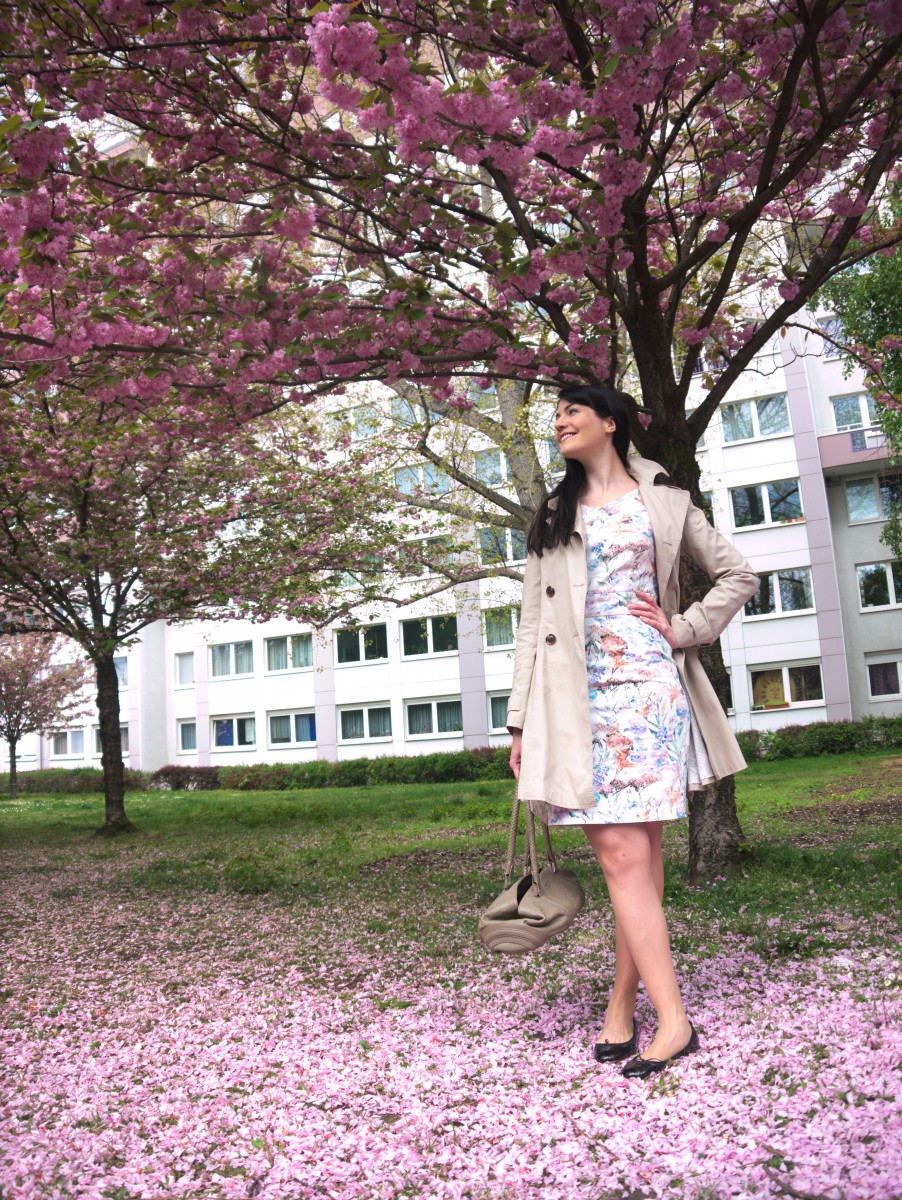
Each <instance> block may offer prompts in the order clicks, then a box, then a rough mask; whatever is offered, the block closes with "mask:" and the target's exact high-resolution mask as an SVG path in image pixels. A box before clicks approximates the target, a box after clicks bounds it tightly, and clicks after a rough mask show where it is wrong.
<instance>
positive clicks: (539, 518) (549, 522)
mask: <svg viewBox="0 0 902 1200" xmlns="http://www.w3.org/2000/svg"><path fill="white" fill-rule="evenodd" d="M558 400H565V401H566V402H567V403H568V404H582V405H584V406H585V407H586V408H591V409H592V410H593V411H594V412H596V413H597V414H598V415H599V416H600V417H610V418H611V420H613V422H614V425H615V429H614V449H615V450H616V451H617V457H618V458H619V459H620V461H621V462H622V463H623V466H624V468H625V469H626V472H627V474H628V475H629V477H630V478H631V479H632V478H633V473H632V471H630V469H629V460H628V458H627V452H628V451H629V445H630V423H629V408H630V405H634V401H633V398H632V397H631V396H628V395H627V394H626V392H618V391H615V390H614V388H609V387H605V386H604V385H602V384H577V385H574V386H572V387H565V388H561V391H560V393H559V394H558ZM565 461H566V464H567V465H566V469H565V471H564V478H563V479H562V480H561V481H560V483H558V484H557V485H556V486H555V487H553V488H552V489H551V491H550V492H549V493H548V495H547V496H546V497H545V499H544V500H543V501H542V503H541V504H540V505H539V507H538V509H537V510H536V515H535V516H534V517H533V519H532V524H531V525H530V527H529V533H528V534H527V535H526V547H527V549H528V550H530V551H531V552H532V553H533V554H538V555H539V557H541V555H542V551H543V550H553V549H554V548H555V546H566V545H567V544H568V543H569V541H570V535H571V533H572V532H573V525H574V522H575V521H576V507H577V505H578V504H579V498H580V496H581V495H582V493H583V492H584V491H585V488H586V469H585V467H584V466H583V464H582V463H581V462H577V461H576V460H575V459H573V458H568V459H566V460H565Z"/></svg>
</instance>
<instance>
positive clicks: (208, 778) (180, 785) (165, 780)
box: [148, 763, 220, 792]
mask: <svg viewBox="0 0 902 1200" xmlns="http://www.w3.org/2000/svg"><path fill="white" fill-rule="evenodd" d="M219 786H220V784H219V767H188V766H176V765H175V764H174V763H170V764H169V765H168V766H165V767H160V769H159V770H158V771H154V773H153V774H152V775H151V777H150V780H149V782H148V787H151V788H156V789H158V790H159V791H161V792H212V791H213V790H214V789H215V788H218V787H219Z"/></svg>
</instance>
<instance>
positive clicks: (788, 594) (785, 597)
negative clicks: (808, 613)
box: [777, 567, 814, 612]
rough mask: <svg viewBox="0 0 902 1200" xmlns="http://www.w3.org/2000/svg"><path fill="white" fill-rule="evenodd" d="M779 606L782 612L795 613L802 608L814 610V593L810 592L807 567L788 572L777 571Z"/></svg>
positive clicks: (809, 578)
mask: <svg viewBox="0 0 902 1200" xmlns="http://www.w3.org/2000/svg"><path fill="white" fill-rule="evenodd" d="M777 579H778V580H779V584H780V604H781V605H782V607H783V611H784V612H797V611H798V610H799V609H803V608H814V593H813V592H812V590H811V572H810V571H809V570H808V568H807V567H797V568H795V569H793V570H790V571H779V572H778V573H777Z"/></svg>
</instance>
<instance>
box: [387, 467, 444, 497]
mask: <svg viewBox="0 0 902 1200" xmlns="http://www.w3.org/2000/svg"><path fill="white" fill-rule="evenodd" d="M395 487H396V488H397V489H398V491H399V492H401V494H402V495H404V496H412V495H414V493H416V492H428V493H429V494H430V495H433V496H434V495H442V494H443V493H445V492H447V491H448V490H449V489H450V487H451V482H450V480H449V479H448V476H447V475H446V474H445V472H444V471H442V470H441V468H439V467H437V466H436V465H435V463H431V462H425V463H417V464H416V465H415V466H412V467H398V469H397V470H396V471H395Z"/></svg>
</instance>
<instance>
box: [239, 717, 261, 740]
mask: <svg viewBox="0 0 902 1200" xmlns="http://www.w3.org/2000/svg"><path fill="white" fill-rule="evenodd" d="M256 744H257V722H256V719H255V718H254V717H239V718H238V745H239V746H255V745H256Z"/></svg>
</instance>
